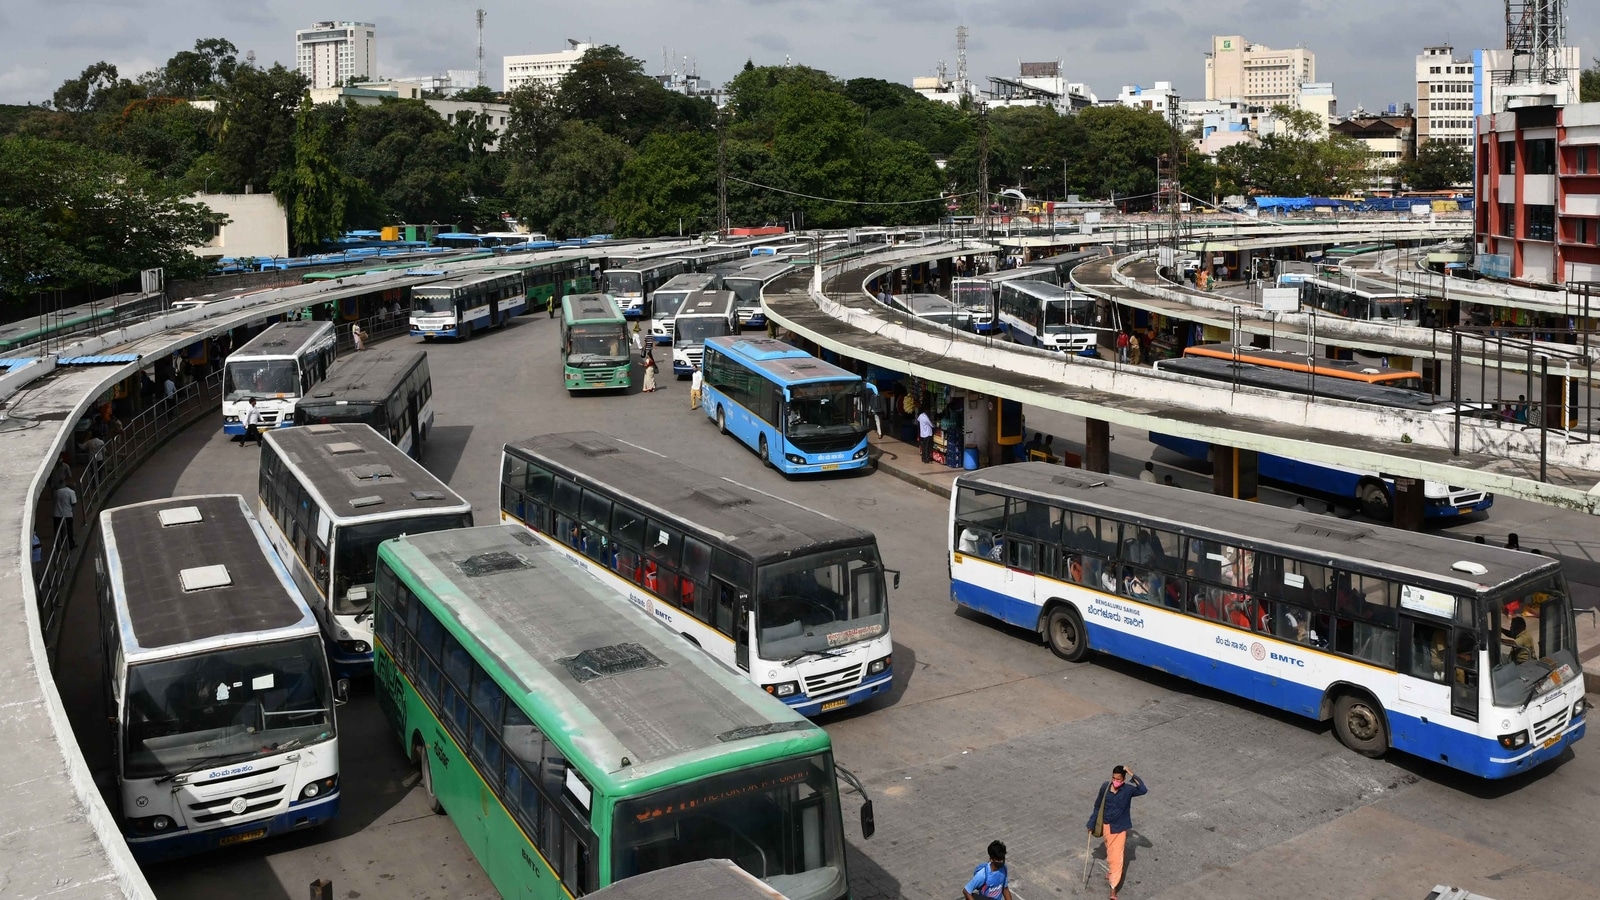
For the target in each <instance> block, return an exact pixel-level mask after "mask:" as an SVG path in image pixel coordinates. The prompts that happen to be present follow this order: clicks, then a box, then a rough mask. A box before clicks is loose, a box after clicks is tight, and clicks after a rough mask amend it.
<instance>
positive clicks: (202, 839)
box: [124, 790, 340, 863]
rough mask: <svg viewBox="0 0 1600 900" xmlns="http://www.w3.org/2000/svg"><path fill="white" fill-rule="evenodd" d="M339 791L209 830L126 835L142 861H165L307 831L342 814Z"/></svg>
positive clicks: (137, 857)
mask: <svg viewBox="0 0 1600 900" xmlns="http://www.w3.org/2000/svg"><path fill="white" fill-rule="evenodd" d="M339 795H340V791H338V790H335V791H334V792H333V793H331V794H329V795H327V796H326V797H318V798H317V799H315V800H306V801H303V802H299V803H294V804H291V805H290V807H289V808H288V809H286V810H284V811H283V812H281V813H278V814H277V815H275V816H273V817H272V818H270V819H255V820H252V821H249V822H241V823H239V824H237V825H229V826H228V827H226V828H214V829H211V830H209V831H190V830H188V829H181V830H178V831H175V832H172V833H170V834H163V835H159V836H148V837H127V836H126V835H124V836H125V837H126V839H127V841H128V849H129V850H131V851H132V852H133V858H134V859H136V860H138V861H139V862H141V863H156V862H165V861H167V860H173V859H180V858H182V857H185V856H194V855H195V854H198V853H206V852H209V851H211V850H216V849H218V848H220V847H229V846H234V845H237V844H245V843H251V842H254V841H258V840H263V839H266V838H269V837H272V836H273V835H278V834H287V833H289V832H291V831H305V830H307V829H311V828H316V827H317V826H319V825H326V824H327V823H329V822H332V821H333V820H334V819H336V818H338V817H339Z"/></svg>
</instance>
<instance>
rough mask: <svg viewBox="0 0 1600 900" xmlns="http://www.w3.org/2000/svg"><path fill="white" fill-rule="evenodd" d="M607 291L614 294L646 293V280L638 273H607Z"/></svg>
mask: <svg viewBox="0 0 1600 900" xmlns="http://www.w3.org/2000/svg"><path fill="white" fill-rule="evenodd" d="M606 285H607V289H608V290H610V291H611V293H613V294H640V293H643V292H644V280H643V279H641V278H640V277H639V273H638V272H607V273H606Z"/></svg>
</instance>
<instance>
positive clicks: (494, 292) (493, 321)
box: [489, 283, 505, 328]
mask: <svg viewBox="0 0 1600 900" xmlns="http://www.w3.org/2000/svg"><path fill="white" fill-rule="evenodd" d="M504 298H505V288H504V287H501V286H499V285H494V284H493V283H491V287H490V290H489V327H490V328H494V327H497V326H498V325H499V324H500V303H501V301H502V300H504Z"/></svg>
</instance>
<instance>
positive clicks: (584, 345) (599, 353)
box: [567, 325, 628, 362]
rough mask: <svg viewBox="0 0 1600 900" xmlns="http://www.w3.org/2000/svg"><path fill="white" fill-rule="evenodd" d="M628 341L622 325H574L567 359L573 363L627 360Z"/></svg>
mask: <svg viewBox="0 0 1600 900" xmlns="http://www.w3.org/2000/svg"><path fill="white" fill-rule="evenodd" d="M627 343H628V342H627V340H626V338H624V337H623V328H622V326H621V325H574V326H572V341H571V344H570V345H569V346H568V347H567V358H568V359H569V360H570V361H572V362H582V361H584V358H585V357H587V358H588V360H589V361H595V362H598V361H601V360H620V359H626V358H627V356H628V351H627V350H626V349H625V347H626V346H627Z"/></svg>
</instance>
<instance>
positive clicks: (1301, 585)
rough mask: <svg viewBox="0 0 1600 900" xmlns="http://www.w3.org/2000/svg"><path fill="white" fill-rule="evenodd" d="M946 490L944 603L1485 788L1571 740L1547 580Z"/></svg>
mask: <svg viewBox="0 0 1600 900" xmlns="http://www.w3.org/2000/svg"><path fill="white" fill-rule="evenodd" d="M954 487H955V489H954V490H953V491H952V492H951V505H950V520H949V526H950V527H949V530H948V532H947V534H948V540H949V541H950V543H949V545H948V546H949V548H950V591H951V599H953V600H954V601H955V602H956V603H958V604H960V605H962V606H965V607H967V608H969V609H972V610H975V611H977V612H981V613H984V614H986V615H990V616H993V617H995V618H998V619H1001V620H1003V621H1005V622H1008V623H1010V624H1012V625H1016V626H1020V627H1022V628H1026V629H1028V630H1031V631H1036V632H1038V633H1039V634H1041V635H1043V636H1044V639H1045V641H1046V642H1047V643H1048V644H1049V645H1050V649H1051V650H1052V651H1054V652H1055V653H1056V654H1057V655H1058V656H1060V657H1062V658H1063V659H1067V660H1069V661H1073V662H1077V661H1080V660H1083V659H1085V658H1086V657H1087V656H1088V654H1089V652H1090V651H1091V650H1093V651H1097V652H1099V653H1103V654H1105V655H1107V656H1114V657H1119V658H1122V659H1127V660H1131V661H1133V662H1137V663H1140V664H1142V665H1147V666H1152V667H1155V668H1158V669H1160V670H1162V671H1164V672H1168V673H1171V674H1173V675H1177V676H1179V677H1181V678H1187V679H1189V680H1191V681H1195V682H1199V683H1200V684H1204V685H1208V686H1210V687H1213V688H1216V689H1218V690H1223V691H1228V692H1229V693H1232V694H1237V695H1239V696H1241V697H1245V698H1247V699H1250V700H1254V701H1256V702H1258V703H1262V704H1265V705H1267V706H1270V707H1273V708H1276V709H1281V710H1284V711H1286V712H1290V713H1294V714H1296V715H1301V716H1306V717H1308V718H1311V719H1314V720H1319V721H1324V722H1326V721H1330V720H1331V722H1332V724H1333V730H1334V732H1335V733H1336V734H1337V735H1338V737H1339V739H1340V740H1341V741H1342V742H1343V743H1344V744H1345V745H1346V746H1348V747H1349V748H1350V749H1352V750H1354V751H1356V752H1358V753H1361V754H1362V755H1365V756H1374V757H1376V756H1381V755H1383V754H1384V753H1385V752H1387V751H1388V750H1389V749H1390V748H1391V747H1392V748H1394V749H1397V750H1402V751H1404V752H1406V753H1410V754H1413V755H1416V756H1420V757H1423V758H1425V759H1428V760H1430V761H1433V762H1435V763H1438V764H1441V765H1445V766H1450V767H1451V768H1455V769H1460V770H1462V771H1465V772H1469V773H1472V774H1474V775H1478V776H1480V777H1484V778H1503V777H1506V776H1509V775H1515V774H1519V773H1523V772H1527V771H1529V770H1531V769H1533V768H1535V767H1537V766H1539V765H1540V764H1541V763H1544V762H1546V761H1548V760H1551V759H1555V758H1557V757H1559V756H1560V755H1561V754H1563V753H1564V752H1566V750H1567V748H1568V747H1570V746H1571V745H1572V744H1573V743H1574V742H1576V741H1577V740H1579V739H1580V738H1581V737H1583V733H1584V728H1585V720H1586V715H1585V713H1586V712H1587V707H1586V704H1585V701H1584V683H1583V667H1582V665H1581V663H1580V662H1579V659H1578V650H1577V643H1576V637H1575V631H1574V622H1573V607H1572V602H1571V599H1570V594H1569V593H1568V591H1567V585H1566V579H1565V577H1564V576H1563V575H1562V572H1561V565H1560V563H1558V562H1556V561H1555V560H1553V559H1551V558H1549V557H1545V556H1538V555H1536V554H1532V553H1523V552H1521V551H1516V550H1506V549H1502V548H1499V547H1491V546H1487V545H1484V544H1473V543H1469V542H1466V541H1458V540H1453V539H1450V538H1444V537H1437V536H1434V535H1429V534H1423V533H1418V532H1413V531H1400V530H1395V529H1390V528H1384V527H1382V526H1365V525H1358V524H1356V523H1353V522H1346V521H1340V520H1338V519H1333V518H1330V517H1328V516H1321V515H1315V514H1312V513H1306V512H1298V511H1295V510H1288V509H1278V508H1276V507H1271V506H1265V505H1263V504H1259V503H1249V502H1246V501H1242V500H1234V499H1231V498H1227V497H1218V496H1215V495H1213V494H1205V493H1200V492H1196V491H1180V490H1174V489H1172V488H1170V487H1167V486H1164V485H1158V484H1147V483H1145V482H1142V481H1138V480H1136V479H1132V478H1119V477H1116V476H1112V475H1096V474H1092V473H1078V472H1070V471H1069V472H1065V473H1063V472H1062V470H1061V467H1060V466H1052V465H1049V464H1047V463H1020V464H1017V465H1010V466H996V467H993V468H989V469H984V470H982V471H980V472H969V473H967V474H964V475H962V476H960V477H958V478H957V479H956V482H955V486H954Z"/></svg>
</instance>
